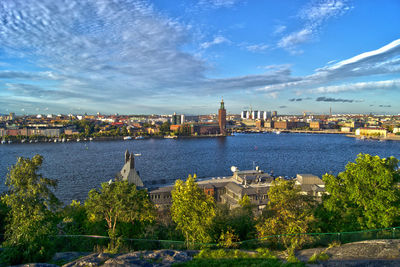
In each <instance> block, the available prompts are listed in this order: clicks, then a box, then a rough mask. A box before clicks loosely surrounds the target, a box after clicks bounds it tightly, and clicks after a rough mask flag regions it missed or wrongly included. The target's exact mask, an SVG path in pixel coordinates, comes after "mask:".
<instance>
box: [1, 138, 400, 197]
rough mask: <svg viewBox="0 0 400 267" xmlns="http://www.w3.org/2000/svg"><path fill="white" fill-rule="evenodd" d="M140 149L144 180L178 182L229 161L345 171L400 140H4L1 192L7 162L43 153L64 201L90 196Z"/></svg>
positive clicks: (223, 170) (215, 172)
mask: <svg viewBox="0 0 400 267" xmlns="http://www.w3.org/2000/svg"><path fill="white" fill-rule="evenodd" d="M126 149H128V150H129V151H130V152H134V153H141V156H140V157H136V168H137V170H138V171H139V172H140V176H141V177H142V180H143V181H144V183H145V184H154V183H160V181H162V182H163V183H164V182H166V183H173V181H174V180H176V179H184V178H186V177H187V175H188V174H193V173H196V174H197V176H198V177H223V176H229V175H231V174H232V173H231V171H230V167H231V166H232V165H234V166H237V167H238V168H239V169H241V170H245V169H252V168H253V166H255V165H257V166H260V169H262V170H264V171H266V172H270V171H273V173H274V174H275V175H282V176H289V177H294V176H295V175H296V174H297V173H312V174H315V175H318V176H322V175H323V174H325V173H327V172H330V173H333V174H337V173H339V172H341V171H343V170H344V168H345V165H346V164H347V162H349V161H354V159H355V158H356V156H357V154H358V153H361V152H362V153H368V154H371V155H379V156H381V157H389V156H394V157H396V158H398V159H400V142H396V141H384V142H380V141H374V140H358V139H355V138H349V137H346V136H344V135H336V134H297V133H281V134H279V135H277V134H274V133H264V134H262V133H261V134H238V135H236V136H229V137H213V138H211V137H210V138H188V139H177V140H174V139H144V140H127V141H122V140H121V141H103V142H100V141H92V142H79V143H77V142H69V143H35V144H33V143H32V144H4V145H0V192H4V191H5V190H6V189H7V188H6V186H5V184H4V182H5V178H6V174H7V172H8V168H9V167H10V166H11V165H13V164H15V162H16V160H17V157H20V156H23V157H32V156H33V155H35V154H40V155H42V156H43V157H44V163H43V166H42V168H41V170H40V171H41V173H42V174H43V175H44V176H45V177H48V178H52V179H58V187H57V189H56V191H55V193H56V195H57V196H58V197H59V198H60V200H61V201H63V202H64V203H69V202H71V200H72V199H77V200H80V201H82V200H84V199H85V198H86V197H87V193H88V192H89V190H90V189H92V188H95V187H98V186H99V185H100V183H102V182H105V181H108V180H110V179H112V178H114V176H115V174H116V173H117V172H118V171H119V170H120V169H121V168H122V166H123V163H124V152H125V150H126Z"/></svg>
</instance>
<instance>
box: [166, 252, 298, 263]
mask: <svg viewBox="0 0 400 267" xmlns="http://www.w3.org/2000/svg"><path fill="white" fill-rule="evenodd" d="M173 266H207V267H211V266H226V267H228V266H229V267H230V266H246V267H249V266H273V267H275V266H276V267H280V266H305V265H304V263H301V262H296V263H283V262H282V261H280V260H279V259H278V258H277V257H276V256H275V255H274V254H273V253H272V252H271V251H269V250H268V249H265V248H259V249H257V252H255V253H254V252H253V253H249V252H246V251H242V250H238V249H235V250H228V249H218V250H209V249H203V250H201V251H200V253H199V254H197V255H196V256H195V257H194V259H193V260H191V261H188V262H184V263H177V264H174V265H173Z"/></svg>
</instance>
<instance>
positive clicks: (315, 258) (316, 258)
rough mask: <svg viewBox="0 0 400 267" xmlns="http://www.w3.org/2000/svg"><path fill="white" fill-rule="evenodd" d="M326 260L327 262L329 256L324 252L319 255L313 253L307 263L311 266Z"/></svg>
mask: <svg viewBox="0 0 400 267" xmlns="http://www.w3.org/2000/svg"><path fill="white" fill-rule="evenodd" d="M326 260H329V255H328V254H326V253H325V252H323V251H322V252H319V253H316V252H315V253H314V254H313V255H312V256H311V257H310V259H309V260H308V263H311V264H315V263H318V262H320V261H326Z"/></svg>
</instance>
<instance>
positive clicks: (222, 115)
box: [218, 98, 226, 135]
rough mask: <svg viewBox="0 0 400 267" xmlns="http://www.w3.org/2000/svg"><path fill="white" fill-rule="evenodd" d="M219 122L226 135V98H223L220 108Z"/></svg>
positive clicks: (220, 129)
mask: <svg viewBox="0 0 400 267" xmlns="http://www.w3.org/2000/svg"><path fill="white" fill-rule="evenodd" d="M218 124H219V131H220V133H221V134H223V135H226V110H225V105H224V98H222V99H221V106H220V108H219V110H218Z"/></svg>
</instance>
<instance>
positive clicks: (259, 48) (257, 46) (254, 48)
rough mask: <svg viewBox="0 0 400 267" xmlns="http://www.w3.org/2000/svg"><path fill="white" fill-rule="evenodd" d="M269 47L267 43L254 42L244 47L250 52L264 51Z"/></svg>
mask: <svg viewBox="0 0 400 267" xmlns="http://www.w3.org/2000/svg"><path fill="white" fill-rule="evenodd" d="M268 48H269V45H267V44H254V45H248V46H246V49H247V50H248V51H250V52H264V51H265V50H267V49H268Z"/></svg>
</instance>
